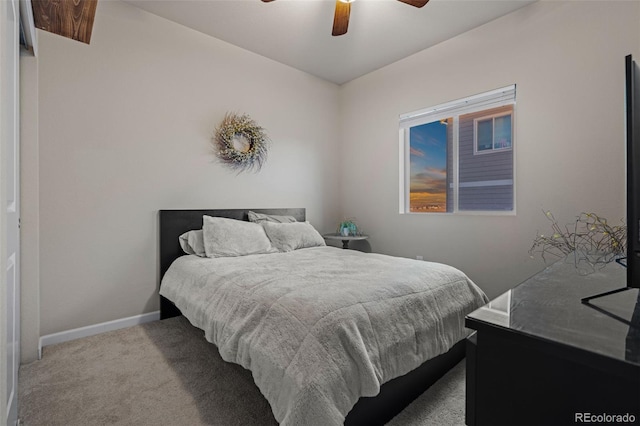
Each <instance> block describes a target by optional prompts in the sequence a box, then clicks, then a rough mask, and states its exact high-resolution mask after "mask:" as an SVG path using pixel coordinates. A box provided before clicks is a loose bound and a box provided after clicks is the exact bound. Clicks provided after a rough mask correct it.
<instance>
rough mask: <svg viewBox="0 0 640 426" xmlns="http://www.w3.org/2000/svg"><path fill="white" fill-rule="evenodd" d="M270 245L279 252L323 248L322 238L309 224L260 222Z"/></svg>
mask: <svg viewBox="0 0 640 426" xmlns="http://www.w3.org/2000/svg"><path fill="white" fill-rule="evenodd" d="M262 226H263V227H264V230H265V232H266V233H267V236H268V237H269V239H270V240H271V244H273V246H274V247H276V248H277V249H278V250H279V251H293V250H297V249H301V248H307V247H320V246H325V245H326V244H325V242H324V238H322V235H320V233H319V232H318V231H316V229H315V228H314V227H313V226H312V225H311V224H310V223H309V222H295V223H273V222H262Z"/></svg>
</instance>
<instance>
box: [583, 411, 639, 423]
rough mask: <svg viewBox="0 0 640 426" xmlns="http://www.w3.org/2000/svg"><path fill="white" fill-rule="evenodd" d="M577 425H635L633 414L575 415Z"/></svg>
mask: <svg viewBox="0 0 640 426" xmlns="http://www.w3.org/2000/svg"><path fill="white" fill-rule="evenodd" d="M574 422H575V423H635V422H636V416H635V415H633V414H629V413H625V414H607V413H600V414H594V413H575V416H574Z"/></svg>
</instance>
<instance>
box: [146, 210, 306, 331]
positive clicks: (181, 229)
mask: <svg viewBox="0 0 640 426" xmlns="http://www.w3.org/2000/svg"><path fill="white" fill-rule="evenodd" d="M249 211H254V212H256V213H264V214H275V215H286V216H293V217H295V218H296V220H297V221H304V220H305V219H306V211H305V209H304V208H294V209H230V210H160V212H159V213H160V220H159V222H160V279H161V280H162V277H163V276H164V273H165V272H167V269H169V266H171V263H173V261H174V260H176V259H177V258H178V257H180V256H182V255H184V252H183V251H182V248H181V247H180V242H179V240H178V238H179V237H180V235H182V234H183V233H185V232H187V231H191V230H194V229H202V216H205V215H206V216H214V217H226V218H229V219H237V220H244V221H247V220H249V218H248V214H249ZM158 287H159V285H158ZM167 302H168V301H167V300H166V299H164V298H163V297H162V296H161V297H160V317H161V318H163V319H164V318H169V317H171V316H175V315H179V313H180V312H179V311H177V308H175V306H174V307H173V309H175V311H173V312H171V313H169V312H168V311H167V310H168V309H169V308H170V305H168V304H167ZM168 303H171V302H168ZM172 305H173V304H171V306H172Z"/></svg>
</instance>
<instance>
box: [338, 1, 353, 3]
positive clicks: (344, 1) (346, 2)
mask: <svg viewBox="0 0 640 426" xmlns="http://www.w3.org/2000/svg"><path fill="white" fill-rule="evenodd" d="M354 1H355V0H340V3H352V2H354Z"/></svg>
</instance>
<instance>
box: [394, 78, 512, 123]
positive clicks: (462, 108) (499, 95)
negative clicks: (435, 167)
mask: <svg viewBox="0 0 640 426" xmlns="http://www.w3.org/2000/svg"><path fill="white" fill-rule="evenodd" d="M515 100H516V85H515V84H512V85H511V86H507V87H503V88H501V89H495V90H492V91H490V92H485V93H481V94H479V95H473V96H469V97H466V98H462V99H458V100H455V101H450V102H446V103H443V104H440V105H436V106H434V107H430V108H425V109H421V110H418V111H414V112H410V113H407V114H402V115H400V128H403V129H408V128H409V127H413V126H416V125H419V124H422V123H429V122H431V121H436V120H442V119H445V118H448V117H451V116H452V115H461V114H468V113H471V112H475V111H482V110H485V109H489V108H494V107H499V106H502V105H508V104H512V103H514V102H515Z"/></svg>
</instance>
